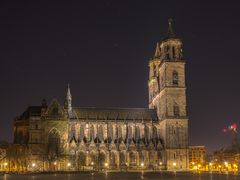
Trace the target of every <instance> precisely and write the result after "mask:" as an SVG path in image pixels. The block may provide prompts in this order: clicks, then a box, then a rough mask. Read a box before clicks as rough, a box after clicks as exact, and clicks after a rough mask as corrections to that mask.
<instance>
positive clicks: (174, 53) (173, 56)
mask: <svg viewBox="0 0 240 180" xmlns="http://www.w3.org/2000/svg"><path fill="white" fill-rule="evenodd" d="M175 57H176V51H175V47H174V46H173V47H172V58H173V59H175Z"/></svg>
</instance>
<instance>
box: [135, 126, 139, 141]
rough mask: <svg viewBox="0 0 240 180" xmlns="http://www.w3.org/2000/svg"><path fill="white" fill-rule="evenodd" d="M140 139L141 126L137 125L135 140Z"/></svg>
mask: <svg viewBox="0 0 240 180" xmlns="http://www.w3.org/2000/svg"><path fill="white" fill-rule="evenodd" d="M139 139H140V128H139V126H136V127H135V140H137V141H138V140H139Z"/></svg>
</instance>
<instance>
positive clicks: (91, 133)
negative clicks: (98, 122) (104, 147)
mask: <svg viewBox="0 0 240 180" xmlns="http://www.w3.org/2000/svg"><path fill="white" fill-rule="evenodd" d="M94 138H95V134H94V127H93V125H92V126H91V128H90V139H91V140H94Z"/></svg>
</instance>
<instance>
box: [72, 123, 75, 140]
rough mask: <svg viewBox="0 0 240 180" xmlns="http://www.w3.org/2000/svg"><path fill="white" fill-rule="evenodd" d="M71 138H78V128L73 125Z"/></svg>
mask: <svg viewBox="0 0 240 180" xmlns="http://www.w3.org/2000/svg"><path fill="white" fill-rule="evenodd" d="M71 137H76V127H75V125H74V124H73V125H71Z"/></svg>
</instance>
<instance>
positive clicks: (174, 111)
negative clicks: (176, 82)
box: [173, 103, 180, 116]
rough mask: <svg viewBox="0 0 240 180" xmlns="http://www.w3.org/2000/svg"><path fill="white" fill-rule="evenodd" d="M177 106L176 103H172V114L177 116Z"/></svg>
mask: <svg viewBox="0 0 240 180" xmlns="http://www.w3.org/2000/svg"><path fill="white" fill-rule="evenodd" d="M179 114H180V113H179V106H178V105H177V103H174V105H173V115H174V116H179Z"/></svg>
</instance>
